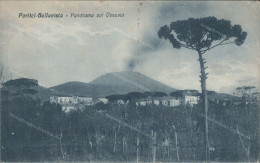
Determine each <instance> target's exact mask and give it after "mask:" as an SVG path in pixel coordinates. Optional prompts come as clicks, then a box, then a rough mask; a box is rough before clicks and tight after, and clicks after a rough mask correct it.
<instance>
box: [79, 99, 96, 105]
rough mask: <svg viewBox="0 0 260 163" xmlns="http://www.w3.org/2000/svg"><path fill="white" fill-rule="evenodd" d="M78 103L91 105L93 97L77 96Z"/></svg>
mask: <svg viewBox="0 0 260 163" xmlns="http://www.w3.org/2000/svg"><path fill="white" fill-rule="evenodd" d="M77 98H78V103H81V104H84V105H86V106H90V105H93V98H92V97H77Z"/></svg>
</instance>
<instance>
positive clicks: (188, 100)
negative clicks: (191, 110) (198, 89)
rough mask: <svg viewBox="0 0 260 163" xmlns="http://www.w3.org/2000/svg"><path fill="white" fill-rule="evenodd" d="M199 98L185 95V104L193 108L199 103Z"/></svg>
mask: <svg viewBox="0 0 260 163" xmlns="http://www.w3.org/2000/svg"><path fill="white" fill-rule="evenodd" d="M199 99H200V98H199V96H198V95H185V96H184V103H185V104H186V105H190V106H193V105H194V104H198V103H199Z"/></svg>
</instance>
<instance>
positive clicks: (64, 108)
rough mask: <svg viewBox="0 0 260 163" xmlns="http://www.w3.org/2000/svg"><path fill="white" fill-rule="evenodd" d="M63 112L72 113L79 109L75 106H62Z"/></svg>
mask: <svg viewBox="0 0 260 163" xmlns="http://www.w3.org/2000/svg"><path fill="white" fill-rule="evenodd" d="M61 109H62V111H64V112H65V113H69V112H70V111H73V110H76V109H77V107H76V106H74V105H62V106H61Z"/></svg>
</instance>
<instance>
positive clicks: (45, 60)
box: [0, 1, 260, 92]
mask: <svg viewBox="0 0 260 163" xmlns="http://www.w3.org/2000/svg"><path fill="white" fill-rule="evenodd" d="M259 11H260V10H259V2H203V1H200V2H177V1H176V2H156V1H154V2H144V3H140V2H137V1H134V2H121V3H120V2H104V1H100V2H81V1H77V2H65V1H60V2H48V1H46V2H32V1H24V2H19V1H13V2H12V1H10V2H6V1H1V2H0V59H1V63H2V64H4V66H5V67H6V68H8V70H9V71H10V72H12V74H13V76H14V78H17V77H28V78H33V79H37V80H38V81H39V83H40V84H41V85H43V86H47V87H49V86H54V85H57V84H61V83H64V82H68V81H82V82H89V81H91V80H93V79H95V78H96V77H98V76H99V75H102V74H105V73H108V72H115V71H125V70H133V71H138V72H141V73H143V74H145V75H147V76H149V77H151V78H153V79H155V80H158V81H161V82H163V83H165V84H167V85H169V86H172V87H174V88H177V89H198V90H199V89H200V83H199V63H198V62H197V59H198V56H197V54H196V53H195V52H194V51H191V50H186V49H173V48H172V45H171V44H170V43H169V41H166V40H163V39H159V38H158V36H157V32H158V30H159V28H160V27H161V26H163V25H165V24H170V23H171V22H173V21H176V20H182V19H187V18H190V17H194V18H200V17H207V16H215V17H217V18H218V19H228V20H230V21H231V22H232V24H240V25H241V26H242V29H243V30H244V31H246V32H248V36H247V39H246V41H245V43H244V44H243V45H242V46H236V45H227V46H222V47H219V48H215V49H213V50H211V51H209V52H208V53H206V58H207V64H206V65H207V66H208V67H209V69H207V70H208V72H209V79H208V80H207V86H208V88H209V89H211V90H215V91H219V92H232V89H233V88H234V87H236V86H241V85H259V76H260V74H259V72H260V71H259V69H260V66H259V63H260V55H259V51H260V47H259V37H260V35H259V31H260V22H259ZM47 12H48V13H62V14H64V15H66V14H68V17H64V18H62V19H55V18H53V19H51V18H44V19H41V18H35V19H34V18H24V19H21V18H18V15H19V13H24V14H27V13H47ZM107 12H110V13H122V14H124V17H123V18H106V17H105V16H106V13H107ZM71 13H79V14H81V13H86V14H92V13H93V14H98V13H104V18H70V14H71Z"/></svg>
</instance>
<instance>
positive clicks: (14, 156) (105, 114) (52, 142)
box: [1, 83, 259, 162]
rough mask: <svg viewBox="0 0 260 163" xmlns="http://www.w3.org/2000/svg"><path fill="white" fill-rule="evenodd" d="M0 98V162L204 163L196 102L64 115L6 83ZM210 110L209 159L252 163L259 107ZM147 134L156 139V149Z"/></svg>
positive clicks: (57, 107) (256, 148)
mask: <svg viewBox="0 0 260 163" xmlns="http://www.w3.org/2000/svg"><path fill="white" fill-rule="evenodd" d="M24 84H26V83H24ZM19 88H28V89H32V87H31V86H30V85H27V86H22V87H19ZM1 94H2V97H3V98H1V105H2V110H1V111H2V114H1V116H2V117H1V118H2V126H1V142H2V150H1V156H2V158H1V159H2V161H19V162H20V161H40V162H43V161H136V158H137V156H138V157H139V160H140V161H152V159H153V154H154V153H153V152H152V149H155V147H156V154H155V156H156V157H155V158H156V161H170V162H172V161H178V160H179V161H191V160H192V161H202V160H203V159H204V153H203V148H204V147H203V141H202V139H201V137H202V136H203V132H202V131H204V127H205V125H204V118H203V114H202V113H203V107H202V106H203V105H201V104H199V105H196V106H195V107H193V108H191V107H185V106H180V107H176V108H169V107H164V106H143V107H142V106H138V107H137V106H135V105H132V104H129V105H115V104H106V105H97V106H91V107H86V108H85V109H84V110H83V111H81V110H77V111H73V112H70V113H69V114H65V113H64V112H62V110H61V106H60V105H56V104H50V103H49V102H45V103H44V104H42V105H41V103H40V100H37V99H36V98H34V96H36V95H35V94H30V93H26V91H25V92H23V91H19V90H16V87H15V86H13V85H12V84H11V85H8V86H4V87H3V88H2V89H1ZM209 105H210V110H209V117H210V120H209V143H210V149H211V150H210V155H209V156H210V160H212V161H256V160H257V159H258V157H259V156H258V154H259V141H258V136H259V117H258V115H259V106H258V105H257V104H256V103H252V104H245V103H240V104H239V105H235V104H232V103H230V104H229V105H223V104H222V103H219V104H217V103H216V102H213V101H210V102H209ZM245 107H246V108H247V109H245ZM15 117H16V118H15ZM152 132H153V133H155V132H156V133H157V137H156V143H155V141H154V139H152V138H151V135H152V134H151V133H152ZM176 135H177V136H178V139H177V140H176ZM137 140H138V141H137ZM137 142H139V143H137ZM176 142H177V143H176ZM137 149H138V155H137ZM176 149H178V155H177V154H176V151H177V150H176ZM177 156H178V157H177ZM178 158H179V159H178Z"/></svg>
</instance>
